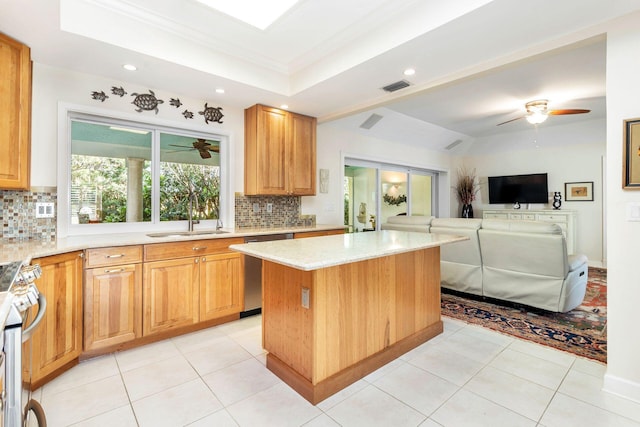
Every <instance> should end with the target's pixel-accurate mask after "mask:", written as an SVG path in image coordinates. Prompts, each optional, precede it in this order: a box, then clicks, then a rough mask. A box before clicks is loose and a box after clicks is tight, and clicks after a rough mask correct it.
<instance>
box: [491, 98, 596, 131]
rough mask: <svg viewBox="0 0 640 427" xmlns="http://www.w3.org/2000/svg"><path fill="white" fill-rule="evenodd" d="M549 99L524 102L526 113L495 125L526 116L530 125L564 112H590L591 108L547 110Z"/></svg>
mask: <svg viewBox="0 0 640 427" xmlns="http://www.w3.org/2000/svg"><path fill="white" fill-rule="evenodd" d="M548 102H549V101H548V100H546V99H538V100H536V101H531V102H527V103H526V104H524V106H525V108H526V109H527V114H525V115H524V116H521V117H516V118H515V119H511V120H507V121H506V122H502V123H498V124H497V126H502V125H504V124H507V123H511V122H513V121H516V120H520V119H522V118H526V119H527V121H528V122H529V123H531V124H532V125H537V124H540V123H542V122H544V121H545V120H547V117H548V116H562V115H565V114H585V113H588V112H590V111H591V110H580V109H564V110H547V103H548Z"/></svg>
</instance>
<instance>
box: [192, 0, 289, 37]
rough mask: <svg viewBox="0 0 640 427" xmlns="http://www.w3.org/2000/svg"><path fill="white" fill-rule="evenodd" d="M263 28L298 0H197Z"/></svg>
mask: <svg viewBox="0 0 640 427" xmlns="http://www.w3.org/2000/svg"><path fill="white" fill-rule="evenodd" d="M197 1H199V2H200V3H202V4H204V5H206V6H209V7H210V8H213V9H216V10H217V11H219V12H222V13H224V14H227V15H229V16H232V17H234V18H236V19H239V20H241V21H242V22H246V23H247V24H249V25H253V26H254V27H257V28H259V29H261V30H264V29H266V28H267V27H268V26H269V25H271V24H273V23H274V22H275V21H276V20H277V19H278V18H280V17H281V16H282V15H284V13H285V12H286V11H287V10H289V9H291V7H293V5H294V4H296V3H297V2H298V0H269V1H264V0H244V1H241V0H197Z"/></svg>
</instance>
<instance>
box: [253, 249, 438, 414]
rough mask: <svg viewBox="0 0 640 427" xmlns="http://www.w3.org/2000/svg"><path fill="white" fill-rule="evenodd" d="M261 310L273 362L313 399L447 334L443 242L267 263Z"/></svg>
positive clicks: (275, 369)
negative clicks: (311, 264) (336, 258)
mask: <svg viewBox="0 0 640 427" xmlns="http://www.w3.org/2000/svg"><path fill="white" fill-rule="evenodd" d="M307 292H308V298H307V297H306V296H305V294H306V293H307ZM307 301H308V308H307V307H304V306H303V304H304V305H307ZM262 313H263V314H262V321H263V328H262V331H263V344H264V348H265V349H266V350H267V351H268V352H269V354H268V355H267V368H268V369H270V370H271V371H272V372H274V373H275V374H276V375H277V376H278V377H280V378H281V379H282V380H283V381H284V382H286V383H287V384H288V385H289V386H291V387H292V388H293V389H294V390H296V391H297V392H298V393H300V394H301V395H302V396H303V397H304V398H305V399H307V400H308V401H309V402H311V403H312V404H314V405H315V404H317V403H319V402H320V401H322V400H324V399H326V398H327V397H329V396H331V395H332V394H334V393H336V392H338V391H340V390H342V389H343V388H345V387H347V386H348V385H349V384H352V383H354V382H356V381H357V380H359V379H361V378H363V377H364V376H366V375H367V374H369V373H371V372H373V371H374V370H376V369H378V368H380V367H381V366H383V365H385V364H386V363H388V362H390V361H392V360H394V359H396V358H397V357H399V356H400V355H402V354H404V353H406V352H407V351H409V350H411V349H413V348H415V347H417V346H418V345H420V344H422V343H424V342H426V341H428V340H429V339H431V338H433V337H434V336H436V335H438V334H440V333H441V332H442V328H443V326H442V321H441V319H440V248H439V247H433V248H427V249H422V250H416V251H413V252H406V253H400V254H396V255H390V256H384V257H380V258H373V259H369V260H365V261H358V262H352V263H348V264H342V265H337V266H332V267H326V268H320V269H317V270H311V271H303V270H299V269H296V268H292V267H288V266H285V265H282V264H278V263H274V262H270V261H265V262H264V263H263V309H262Z"/></svg>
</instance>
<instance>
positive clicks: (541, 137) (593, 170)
mask: <svg viewBox="0 0 640 427" xmlns="http://www.w3.org/2000/svg"><path fill="white" fill-rule="evenodd" d="M554 119H555V120H556V121H561V120H562V117H552V118H550V120H554ZM534 140H535V141H537V143H534ZM605 140H606V121H605V120H604V119H601V120H590V121H587V122H581V123H579V124H572V125H556V126H541V127H540V128H539V129H538V132H537V134H536V133H535V131H533V130H532V131H524V132H511V133H503V134H499V135H493V136H488V137H483V138H478V139H477V140H475V141H474V143H473V145H472V146H471V148H470V149H469V151H467V153H466V155H464V156H462V157H456V158H454V160H453V162H454V163H453V166H452V171H453V172H452V182H453V185H455V182H456V179H457V176H456V172H457V168H458V166H460V165H464V166H465V167H467V168H471V169H474V168H475V170H476V174H477V177H478V180H479V182H480V193H479V194H478V198H477V199H476V201H475V202H474V203H473V210H474V216H475V217H477V218H481V217H482V211H483V210H484V209H511V208H512V207H511V206H507V205H490V204H489V195H488V186H487V177H489V176H496V175H518V174H526V173H545V172H546V173H547V174H548V182H549V192H550V196H552V195H553V192H554V191H560V192H561V193H562V207H561V209H563V210H568V209H570V210H575V211H576V213H577V236H576V244H577V251H576V252H577V253H581V254H584V255H586V256H587V257H588V258H589V264H590V265H592V266H603V264H604V263H605V259H604V254H603V227H604V223H603V206H604V194H603V179H602V178H603V175H602V158H603V156H604V154H605ZM536 147H537V148H536ZM582 181H593V183H594V201H593V202H566V201H565V200H564V199H565V194H564V193H565V189H564V183H565V182H582ZM526 208H527V206H526V205H525V206H523V207H522V209H526ZM529 208H530V209H552V207H551V204H550V203H549V204H531V205H529ZM460 209H461V206H459V204H458V201H457V199H456V198H455V196H454V195H452V197H451V212H452V213H453V216H457V215H459V212H460Z"/></svg>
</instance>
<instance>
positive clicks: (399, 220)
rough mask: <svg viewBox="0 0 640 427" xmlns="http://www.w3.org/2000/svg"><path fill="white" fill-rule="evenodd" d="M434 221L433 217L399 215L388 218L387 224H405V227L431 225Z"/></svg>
mask: <svg viewBox="0 0 640 427" xmlns="http://www.w3.org/2000/svg"><path fill="white" fill-rule="evenodd" d="M433 219H434V217H432V216H422V215H411V216H406V215H398V216H390V217H389V218H387V223H389V224H405V225H429V224H431V221H432V220H433Z"/></svg>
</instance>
